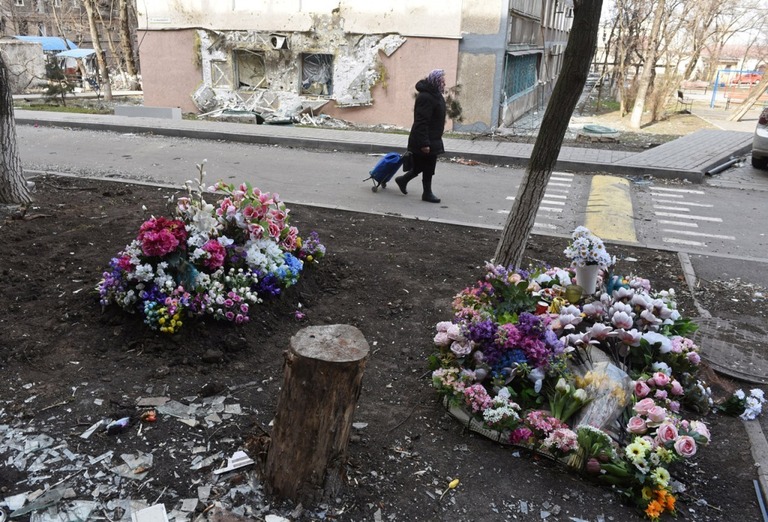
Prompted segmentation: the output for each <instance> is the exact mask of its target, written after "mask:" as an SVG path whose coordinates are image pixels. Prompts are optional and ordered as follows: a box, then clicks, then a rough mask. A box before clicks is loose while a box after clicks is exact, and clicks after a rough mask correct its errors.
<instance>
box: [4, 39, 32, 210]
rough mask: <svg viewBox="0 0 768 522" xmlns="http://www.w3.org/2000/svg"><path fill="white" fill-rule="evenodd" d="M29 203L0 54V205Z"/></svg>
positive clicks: (10, 97)
mask: <svg viewBox="0 0 768 522" xmlns="http://www.w3.org/2000/svg"><path fill="white" fill-rule="evenodd" d="M31 202H32V196H31V195H30V193H29V189H28V187H27V182H26V180H25V179H24V174H23V172H22V169H21V159H20V158H19V151H18V149H17V148H16V119H15V118H14V115H13V95H12V94H11V90H10V89H9V86H8V68H7V67H6V66H5V60H4V59H3V55H2V53H0V203H3V204H14V205H24V206H26V205H29V203H31Z"/></svg>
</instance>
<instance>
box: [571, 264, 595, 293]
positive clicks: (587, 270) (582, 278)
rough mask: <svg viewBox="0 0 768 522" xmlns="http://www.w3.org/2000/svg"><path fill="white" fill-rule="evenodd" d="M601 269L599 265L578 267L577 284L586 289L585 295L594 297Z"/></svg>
mask: <svg viewBox="0 0 768 522" xmlns="http://www.w3.org/2000/svg"><path fill="white" fill-rule="evenodd" d="M599 272H600V267H599V266H597V265H587V266H577V267H576V284H577V285H579V286H580V287H582V288H583V289H584V294H585V295H592V294H594V293H595V291H597V274H598V273H599Z"/></svg>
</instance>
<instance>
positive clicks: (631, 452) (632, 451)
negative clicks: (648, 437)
mask: <svg viewBox="0 0 768 522" xmlns="http://www.w3.org/2000/svg"><path fill="white" fill-rule="evenodd" d="M638 440H642V439H635V442H633V443H632V444H629V445H628V446H627V448H626V449H625V450H624V452H625V453H626V455H627V458H628V459H629V460H631V461H632V462H633V463H634V462H638V461H641V460H643V459H644V458H645V451H646V448H645V446H644V445H643V444H642V442H638Z"/></svg>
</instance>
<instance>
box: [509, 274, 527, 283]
mask: <svg viewBox="0 0 768 522" xmlns="http://www.w3.org/2000/svg"><path fill="white" fill-rule="evenodd" d="M508 279H509V282H510V283H512V284H513V285H516V284H517V283H519V282H520V281H522V280H523V277H522V276H521V275H520V274H517V273H515V274H511V275H510V276H509V277H508Z"/></svg>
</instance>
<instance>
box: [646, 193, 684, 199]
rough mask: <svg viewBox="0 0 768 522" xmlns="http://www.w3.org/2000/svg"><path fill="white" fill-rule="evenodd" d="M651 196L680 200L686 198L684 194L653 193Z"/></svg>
mask: <svg viewBox="0 0 768 522" xmlns="http://www.w3.org/2000/svg"><path fill="white" fill-rule="evenodd" d="M651 196H654V197H659V198H680V199H682V198H684V197H685V196H683V195H682V194H661V193H658V192H651Z"/></svg>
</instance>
